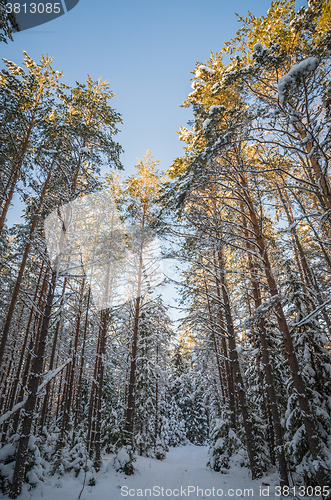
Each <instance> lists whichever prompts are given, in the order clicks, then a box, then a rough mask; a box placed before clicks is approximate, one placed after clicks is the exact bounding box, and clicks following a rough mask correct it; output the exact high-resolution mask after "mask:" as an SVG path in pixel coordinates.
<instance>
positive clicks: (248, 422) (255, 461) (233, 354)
mask: <svg viewBox="0 0 331 500" xmlns="http://www.w3.org/2000/svg"><path fill="white" fill-rule="evenodd" d="M218 259H219V271H220V282H221V287H222V296H223V304H224V311H225V319H226V324H227V330H228V342H229V349H230V359H231V363H232V366H233V371H234V377H235V382H236V388H237V394H238V399H239V403H240V410H241V414H242V417H243V425H244V429H245V436H246V444H247V453H248V458H249V463H250V469H251V472H252V479H257V478H259V477H261V476H262V470H261V466H260V464H259V457H258V455H257V452H256V447H255V442H254V432H253V423H252V418H251V415H250V413H249V410H248V405H247V400H246V393H245V388H244V382H243V378H242V375H241V370H240V365H239V359H238V352H237V350H236V341H235V332H234V327H233V320H232V314H231V309H230V301H229V294H228V289H227V284H226V279H225V263H224V257H223V252H222V249H219V251H218Z"/></svg>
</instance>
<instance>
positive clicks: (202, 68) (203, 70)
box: [195, 64, 216, 78]
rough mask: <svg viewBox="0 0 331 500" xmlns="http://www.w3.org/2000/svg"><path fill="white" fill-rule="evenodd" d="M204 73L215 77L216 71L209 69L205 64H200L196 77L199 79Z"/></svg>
mask: <svg viewBox="0 0 331 500" xmlns="http://www.w3.org/2000/svg"><path fill="white" fill-rule="evenodd" d="M203 73H207V74H208V75H209V76H212V75H215V73H216V71H215V70H214V69H211V68H208V66H206V65H205V64H200V66H198V69H197V70H196V72H195V76H196V77H197V78H199V77H200V76H201V75H202V74H203Z"/></svg>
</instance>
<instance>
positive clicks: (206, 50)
mask: <svg viewBox="0 0 331 500" xmlns="http://www.w3.org/2000/svg"><path fill="white" fill-rule="evenodd" d="M302 4H304V0H298V2H297V7H298V8H299V7H300V6H301V5H302ZM269 6H270V1H269V0H259V1H256V0H246V1H244V0H232V1H231V2H230V1H225V0H218V1H217V0H204V1H202V0H190V1H189V0H177V1H175V0H167V1H166V0H153V1H151V0H140V1H137V0H113V1H109V0H108V1H107V0H99V1H95V2H93V1H91V0H80V1H79V3H78V5H77V6H76V7H75V8H74V9H72V10H71V11H70V12H68V13H67V14H65V15H64V16H61V17H59V18H58V19H55V20H53V21H51V22H49V23H47V24H44V25H41V26H38V27H36V28H32V29H29V30H26V31H23V32H20V33H17V34H15V35H14V42H9V43H8V45H5V44H4V43H2V44H1V46H0V51H1V57H5V58H7V59H9V60H12V61H14V62H16V63H17V64H21V63H22V60H23V56H22V50H26V51H27V52H28V54H29V55H30V56H31V57H32V58H33V59H35V60H39V58H40V55H41V54H46V53H48V55H50V56H51V57H53V68H54V69H56V70H63V72H64V76H63V82H64V83H66V84H67V85H75V82H76V81H79V82H84V81H85V80H86V74H87V73H89V75H90V76H91V77H92V78H93V79H98V78H99V77H101V78H102V80H108V81H109V82H110V88H111V89H112V91H113V92H114V93H115V94H116V96H115V97H114V99H113V101H112V106H113V107H114V108H115V109H116V110H117V111H118V112H119V113H121V115H122V118H123V125H121V126H120V129H121V132H120V133H119V135H118V136H117V140H118V141H119V142H120V143H121V144H122V146H123V148H124V150H125V153H124V154H123V155H122V162H123V165H124V167H125V172H124V174H126V175H127V174H132V173H133V170H134V169H133V166H134V164H135V163H136V161H137V158H141V157H142V156H143V155H144V154H145V153H146V150H147V149H149V150H150V151H151V152H152V154H153V156H154V159H157V160H160V168H162V169H164V170H166V169H167V168H168V167H169V166H170V165H171V163H172V162H173V160H174V159H175V158H176V157H177V156H180V155H181V154H182V143H181V142H180V141H179V140H178V135H177V134H176V131H178V130H179V127H180V125H182V126H185V125H186V124H187V121H188V120H189V119H190V118H191V112H190V110H187V109H184V108H180V107H179V106H180V104H181V103H182V102H183V100H184V99H185V97H186V96H187V95H188V94H189V93H190V92H191V90H192V89H191V82H190V78H191V76H192V75H191V74H190V72H191V71H192V70H193V69H194V67H195V63H196V61H200V62H203V61H205V60H206V59H208V58H209V56H210V51H211V50H212V51H213V52H216V51H218V50H220V49H221V48H222V46H223V43H224V42H225V41H227V40H229V39H230V38H232V37H233V36H234V34H235V31H236V30H237V29H238V28H239V23H238V22H237V18H236V16H235V12H238V13H239V14H241V15H245V14H246V12H247V10H250V11H251V12H252V13H253V14H255V15H256V16H260V15H261V14H264V13H266V11H267V10H268V8H269ZM20 208H21V205H20V203H19V199H18V196H16V198H15V202H14V207H13V208H12V209H11V211H10V213H9V218H8V219H9V220H8V222H9V223H10V224H13V223H15V222H18V221H19V215H20ZM170 264H171V263H170V262H169V263H168V264H167V265H166V269H165V271H166V272H167V274H173V273H172V272H171V270H170ZM173 275H174V276H175V277H176V273H174V274H173ZM172 290H173V289H172ZM171 293H172V294H174V292H173V291H172V292H171ZM167 295H169V292H168V294H167Z"/></svg>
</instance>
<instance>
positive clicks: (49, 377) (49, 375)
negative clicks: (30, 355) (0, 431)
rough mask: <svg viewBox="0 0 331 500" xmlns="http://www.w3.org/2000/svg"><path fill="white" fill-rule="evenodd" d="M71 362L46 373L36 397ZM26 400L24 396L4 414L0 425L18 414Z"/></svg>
mask: <svg viewBox="0 0 331 500" xmlns="http://www.w3.org/2000/svg"><path fill="white" fill-rule="evenodd" d="M71 361H72V358H69V359H67V361H66V362H65V363H63V365H61V366H59V367H58V368H56V369H55V370H51V371H49V372H47V373H46V374H45V375H44V381H43V382H42V384H40V385H39V386H38V389H37V396H40V394H41V392H42V390H43V388H44V387H45V386H46V385H47V384H48V383H49V382H50V381H51V380H52V378H54V377H56V375H57V374H58V373H59V372H60V371H61V370H63V368H65V367H66V366H67V365H68V364H69V363H71ZM27 400H28V396H27V395H25V396H24V398H23V400H22V401H20V402H19V403H17V404H16V405H15V406H13V408H12V409H11V410H9V411H7V412H6V413H4V414H3V415H2V416H1V417H0V425H2V424H3V423H4V422H5V421H6V420H8V418H10V417H11V416H12V415H14V413H16V412H18V411H19V410H20V409H21V408H23V406H24V405H25V403H26V402H27Z"/></svg>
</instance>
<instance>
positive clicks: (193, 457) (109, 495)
mask: <svg viewBox="0 0 331 500" xmlns="http://www.w3.org/2000/svg"><path fill="white" fill-rule="evenodd" d="M207 450H208V448H207V447H205V446H194V445H188V446H184V447H181V448H171V449H170V451H169V452H168V453H167V457H166V459H165V460H163V461H159V460H155V459H150V458H144V457H138V459H137V462H136V463H135V467H136V473H135V474H134V475H133V476H125V474H121V473H118V472H116V471H115V469H114V467H113V458H114V457H113V455H108V456H106V457H104V460H103V466H102V469H101V470H100V472H99V473H98V474H96V475H95V482H96V484H95V486H88V485H87V484H86V485H85V487H84V490H83V492H82V494H81V497H80V498H81V500H120V499H125V498H127V499H130V498H153V499H156V498H159V497H160V498H164V499H166V498H170V499H175V498H181V499H184V498H190V499H197V498H199V499H206V498H222V497H223V498H225V497H227V498H234V499H236V498H253V499H262V498H269V499H280V498H285V497H281V496H280V495H279V494H278V495H276V493H277V490H275V487H276V486H277V484H278V480H277V474H269V475H268V476H264V477H263V478H262V479H259V480H255V481H252V479H250V474H249V471H248V469H246V468H242V467H240V466H234V467H233V468H232V469H231V470H230V471H229V474H221V473H218V472H214V471H210V470H207V468H206V463H207ZM83 481H84V474H83V473H81V474H80V475H79V476H78V478H75V477H74V474H73V473H70V474H66V475H64V476H62V477H60V478H59V477H58V476H53V477H50V478H47V480H46V481H45V482H44V483H42V484H39V485H38V486H37V487H36V488H34V489H32V490H30V491H28V488H27V487H26V485H25V486H24V489H23V492H22V494H21V496H20V497H19V500H35V499H44V500H77V499H78V496H79V494H80V492H81V490H82V485H83ZM268 485H269V486H268ZM198 488H199V489H198ZM291 496H292V495H291ZM0 498H6V499H7V498H8V497H3V496H1V493H0ZM287 498H288V497H287ZM292 498H293V496H292ZM297 498H301V499H302V498H303V497H301V496H297ZM309 498H310V499H315V498H318V499H319V500H321V497H315V496H310V497H309Z"/></svg>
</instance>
